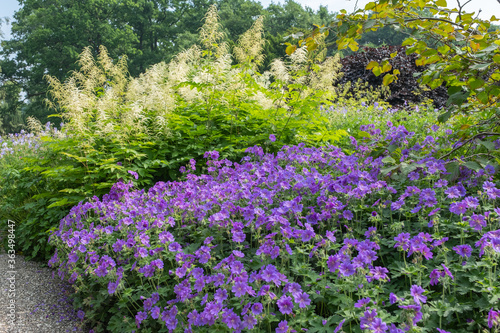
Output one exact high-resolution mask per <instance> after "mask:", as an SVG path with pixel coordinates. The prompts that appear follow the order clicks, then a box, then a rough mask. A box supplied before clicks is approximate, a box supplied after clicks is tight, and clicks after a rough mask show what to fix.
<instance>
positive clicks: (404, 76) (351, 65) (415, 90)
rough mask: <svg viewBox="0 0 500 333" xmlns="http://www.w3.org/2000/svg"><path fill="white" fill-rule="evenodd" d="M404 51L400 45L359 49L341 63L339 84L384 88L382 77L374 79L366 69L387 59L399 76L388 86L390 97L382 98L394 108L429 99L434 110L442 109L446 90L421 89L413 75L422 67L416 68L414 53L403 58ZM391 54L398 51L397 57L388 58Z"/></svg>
mask: <svg viewBox="0 0 500 333" xmlns="http://www.w3.org/2000/svg"><path fill="white" fill-rule="evenodd" d="M405 50H406V48H405V47H403V46H384V47H377V48H372V47H364V48H362V50H361V51H360V52H357V53H355V54H353V55H350V56H347V57H345V58H343V59H342V60H341V62H342V71H343V73H344V75H343V77H342V78H341V80H340V83H341V84H346V83H348V82H357V81H358V80H361V81H362V82H363V83H364V84H367V85H368V87H371V88H373V89H376V88H379V89H380V87H383V84H382V80H383V76H375V74H373V72H372V71H371V70H369V69H366V67H367V66H368V64H369V63H370V62H371V61H377V62H382V60H385V59H390V64H391V65H392V70H395V69H397V70H399V72H400V74H399V75H398V80H397V81H395V82H392V83H391V84H390V86H389V88H390V94H389V95H388V96H387V97H386V98H385V99H384V100H385V101H386V102H387V103H389V104H391V105H392V106H394V107H401V106H404V105H406V103H408V104H409V103H412V104H420V103H423V102H425V101H426V100H427V99H430V100H432V102H433V103H434V106H435V107H436V108H441V107H444V106H445V105H446V100H447V99H448V93H447V91H446V88H445V87H443V86H441V87H438V88H436V89H429V88H425V87H424V86H421V85H420V84H419V83H418V81H417V79H418V77H416V76H415V75H419V74H421V73H422V72H423V71H424V69H425V68H424V67H422V66H420V67H419V66H417V65H416V64H415V59H417V56H416V55H414V54H411V55H406V53H405ZM394 52H397V55H396V56H395V57H391V54H392V53H394ZM390 73H392V71H391V72H390Z"/></svg>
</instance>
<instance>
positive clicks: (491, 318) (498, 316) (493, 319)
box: [488, 308, 500, 328]
mask: <svg viewBox="0 0 500 333" xmlns="http://www.w3.org/2000/svg"><path fill="white" fill-rule="evenodd" d="M493 326H500V311H493V308H491V309H490V312H488V327H489V328H493Z"/></svg>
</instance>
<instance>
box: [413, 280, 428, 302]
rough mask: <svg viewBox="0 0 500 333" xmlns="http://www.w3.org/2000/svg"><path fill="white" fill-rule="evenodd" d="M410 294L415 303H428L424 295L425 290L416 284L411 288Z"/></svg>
mask: <svg viewBox="0 0 500 333" xmlns="http://www.w3.org/2000/svg"><path fill="white" fill-rule="evenodd" d="M410 292H411V295H412V296H413V300H414V301H415V303H417V304H420V302H422V303H425V302H426V301H427V297H426V296H423V295H422V294H423V293H424V292H425V290H424V288H422V287H421V286H418V285H416V284H414V285H413V286H411V288H410Z"/></svg>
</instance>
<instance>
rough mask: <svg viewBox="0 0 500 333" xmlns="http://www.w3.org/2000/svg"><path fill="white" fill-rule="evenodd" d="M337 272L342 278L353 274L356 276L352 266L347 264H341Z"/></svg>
mask: <svg viewBox="0 0 500 333" xmlns="http://www.w3.org/2000/svg"><path fill="white" fill-rule="evenodd" d="M339 271H340V274H342V275H343V276H351V275H353V274H356V268H355V267H354V265H353V264H351V263H348V262H343V263H342V264H340V267H339Z"/></svg>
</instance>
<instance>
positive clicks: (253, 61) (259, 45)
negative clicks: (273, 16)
mask: <svg viewBox="0 0 500 333" xmlns="http://www.w3.org/2000/svg"><path fill="white" fill-rule="evenodd" d="M263 33H264V17H263V16H259V18H257V20H256V21H255V22H254V23H253V25H252V27H251V28H250V29H249V30H247V31H246V32H245V33H244V34H243V35H241V36H240V38H239V40H238V45H236V46H235V47H234V54H235V56H236V60H237V61H238V62H239V63H240V64H248V65H249V66H250V67H252V68H253V69H255V68H256V67H258V66H259V65H260V64H262V62H263V61H264V54H262V51H263V50H264V44H265V40H264V38H263V37H262V35H263Z"/></svg>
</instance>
